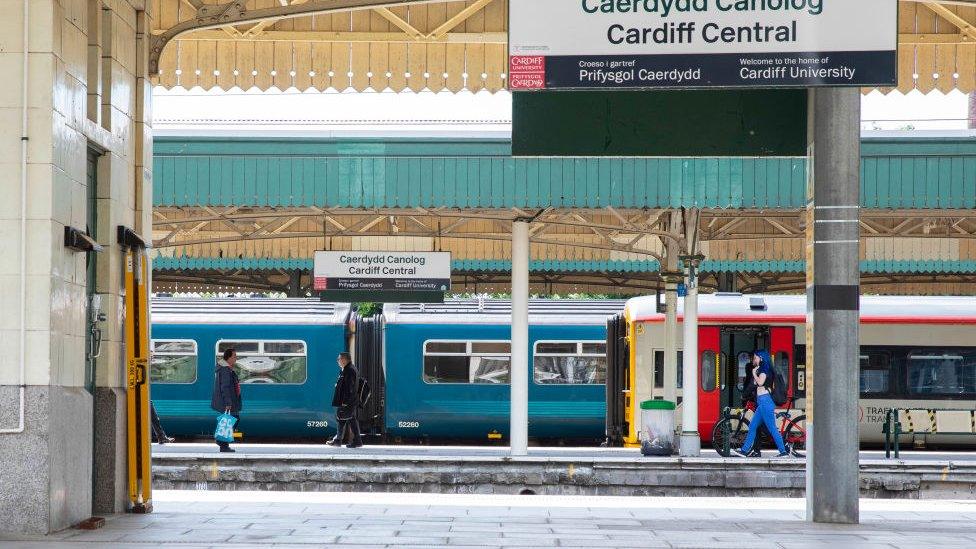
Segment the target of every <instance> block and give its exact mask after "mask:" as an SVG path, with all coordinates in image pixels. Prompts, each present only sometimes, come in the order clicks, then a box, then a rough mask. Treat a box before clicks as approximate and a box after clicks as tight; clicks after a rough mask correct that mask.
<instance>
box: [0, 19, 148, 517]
mask: <svg viewBox="0 0 976 549" xmlns="http://www.w3.org/2000/svg"><path fill="white" fill-rule="evenodd" d="M150 5H151V3H150V2H141V1H137V0H102V1H101V2H98V1H96V0H91V1H89V0H30V2H29V14H28V15H29V20H30V24H29V45H28V52H29V76H28V82H27V89H28V92H29V94H28V96H29V99H28V111H29V112H28V127H27V137H28V164H27V176H28V192H27V196H26V201H27V208H28V221H27V247H26V258H27V284H26V294H27V295H26V300H27V306H26V310H27V313H26V321H27V332H26V346H25V348H26V378H25V379H24V380H23V383H24V384H25V385H26V392H27V402H26V418H27V421H26V425H25V430H24V432H23V433H7V434H0V463H3V464H4V466H3V467H2V468H0V529H3V530H12V531H20V532H30V533H46V532H52V531H57V530H60V529H63V528H66V527H69V526H71V525H73V524H75V523H77V522H79V521H81V520H84V519H86V518H88V517H90V516H91V515H92V514H93V499H94V498H93V495H94V494H95V493H98V494H99V498H98V502H99V503H98V508H99V511H101V512H107V511H116V510H122V509H124V505H125V487H124V480H125V477H124V469H125V454H124V451H120V448H121V449H123V450H124V434H125V433H124V428H125V423H124V415H121V416H120V415H119V410H123V411H124V405H125V399H124V396H125V393H124V389H122V387H123V385H124V375H123V374H124V370H123V360H124V359H123V350H122V346H121V339H122V338H121V334H122V330H121V327H122V325H123V324H122V323H123V320H124V318H123V314H122V311H123V307H122V301H121V299H120V297H119V296H120V293H121V288H120V285H121V266H122V263H121V255H120V251H119V248H118V247H117V246H116V245H115V226H116V225H127V226H129V227H133V228H134V229H136V230H137V231H140V232H142V233H143V234H145V235H146V236H147V237H148V236H149V226H150V224H149V215H150V204H151V191H150V189H151V179H150V178H151V175H150V169H151V168H150V166H151V162H150V154H151V152H150V151H151V129H150V127H149V124H147V123H145V121H146V120H148V118H149V117H148V109H147V106H148V104H149V102H150V93H151V91H150V87H149V86H148V83H147V80H146V79H145V78H144V77H142V76H141V75H143V74H144V73H145V66H146V64H145V61H144V59H145V46H144V41H143V40H142V36H141V35H140V31H142V30H144V29H147V28H150V25H149V21H150V17H151V14H148V13H146V12H144V11H140V10H143V9H145V8H146V7H147V6H150ZM0 7H2V9H3V15H2V16H0V75H2V78H3V86H2V87H0V128H3V131H2V132H0V348H2V349H3V352H2V353H0V430H4V429H12V428H16V427H17V423H18V411H19V394H18V393H19V391H18V387H19V386H20V384H21V379H20V375H19V372H20V356H21V355H20V344H19V342H20V323H21V314H20V295H21V293H20V292H21V286H20V261H21V249H20V234H21V230H20V204H21V199H22V196H21V191H20V189H21V184H20V181H21V173H22V170H21V164H20V160H21V108H22V105H23V101H22V99H21V97H22V96H21V93H22V89H23V88H22V87H23V85H24V82H23V78H22V76H21V75H22V72H21V71H22V59H23V56H22V53H23V46H22V41H23V23H24V19H23V18H24V16H25V14H24V13H23V3H22V2H21V1H17V0H6V1H4V2H0ZM89 150H94V151H96V154H97V155H98V158H97V161H96V163H95V166H97V168H96V170H95V173H96V175H97V189H95V191H96V195H95V201H94V202H95V204H97V206H96V218H97V224H96V226H95V227H86V226H87V224H88V214H89V202H90V201H89V184H90V183H89V182H90V181H92V179H91V177H90V173H89V172H90V170H89V163H88V158H89ZM65 226H71V227H75V228H78V229H80V230H82V231H84V230H86V228H87V229H88V230H89V231H94V232H95V235H96V238H97V240H98V242H99V243H100V244H101V245H103V246H104V248H105V250H104V252H103V253H101V254H98V255H97V257H96V256H93V257H92V258H91V259H92V260H95V261H97V263H96V272H97V284H96V287H95V291H96V292H97V293H99V294H102V295H103V305H102V310H103V311H104V312H106V313H108V319H107V321H106V322H104V323H102V326H101V328H102V330H103V332H104V334H105V337H104V338H103V343H102V353H101V356H100V358H99V359H98V360H97V363H96V367H95V374H94V375H90V374H89V371H88V370H86V358H85V357H86V339H85V337H86V332H87V324H86V317H87V314H88V307H87V303H88V298H87V290H86V288H87V284H88V269H87V264H86V261H87V260H88V259H87V258H86V254H85V253H80V252H75V251H71V250H70V249H68V248H66V247H65V246H64V236H63V235H64V229H65ZM92 381H94V384H93V383H92ZM93 385H94V386H93ZM96 387H97V388H96ZM95 393H98V394H99V397H98V398H95ZM96 418H101V419H99V420H97V424H98V429H97V441H98V442H97V444H96V429H95V425H96ZM120 418H121V421H120ZM95 454H98V455H99V460H98V462H99V464H98V465H99V466H98V467H97V468H95V471H94V474H95V477H96V482H95V483H93V456H94V455H95ZM120 472H121V474H120ZM120 483H121V485H120ZM95 484H97V485H98V486H99V489H98V490H95V489H94V486H95Z"/></svg>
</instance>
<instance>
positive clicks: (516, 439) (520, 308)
mask: <svg viewBox="0 0 976 549" xmlns="http://www.w3.org/2000/svg"><path fill="white" fill-rule="evenodd" d="M510 381H511V391H512V396H511V398H512V403H511V406H512V410H511V425H510V428H509V430H510V438H511V454H512V455H513V456H524V455H526V453H527V452H528V444H529V224H528V223H527V222H526V221H522V220H517V221H515V222H513V223H512V365H511V380H510Z"/></svg>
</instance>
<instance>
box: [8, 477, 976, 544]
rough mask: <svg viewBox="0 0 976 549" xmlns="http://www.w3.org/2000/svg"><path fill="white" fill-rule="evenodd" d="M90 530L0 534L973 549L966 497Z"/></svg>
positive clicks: (225, 501)
mask: <svg viewBox="0 0 976 549" xmlns="http://www.w3.org/2000/svg"><path fill="white" fill-rule="evenodd" d="M154 505H155V512H154V513H153V514H151V515H118V516H112V517H109V518H108V521H107V524H106V525H105V527H103V528H102V529H100V530H95V531H78V530H67V531H64V532H61V533H58V534H55V535H52V536H47V537H23V536H13V535H6V536H5V535H3V534H0V546H2V547H3V548H4V549H28V548H30V549H33V548H48V547H56V548H59V547H60V548H69V549H71V548H81V547H111V548H113V549H119V548H148V547H181V548H183V549H201V548H206V547H213V548H217V547H220V548H226V547H233V548H235V549H237V548H243V547H255V548H256V547H268V546H274V547H281V548H283V547H294V548H310V547H335V546H342V547H345V546H351V547H357V548H360V549H362V548H365V547H382V548H394V547H395V548H398V549H404V548H408V547H418V548H419V547H440V546H447V545H450V546H452V547H479V548H484V547H498V548H501V547H594V548H600V549H613V548H632V547H694V548H712V547H714V548H717V549H729V548H737V547H750V548H757V549H765V548H775V549H799V548H806V547H836V548H847V547H854V548H881V547H883V548H888V549H900V548H912V549H915V548H928V547H931V548H935V547H939V548H940V549H951V548H956V547H958V548H963V547H965V548H972V547H974V546H976V529H974V528H973V524H976V501H904V500H896V501H892V500H862V501H861V521H862V522H861V524H860V525H847V526H836V525H822V524H812V523H808V522H806V521H805V520H803V517H804V502H803V500H797V499H756V498H748V499H736V498H614V497H580V496H496V495H492V496H486V495H434V494H356V493H331V494H329V493H296V492H203V491H157V492H156V493H155V495H154Z"/></svg>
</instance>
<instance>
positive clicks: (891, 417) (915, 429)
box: [881, 408, 976, 459]
mask: <svg viewBox="0 0 976 549" xmlns="http://www.w3.org/2000/svg"><path fill="white" fill-rule="evenodd" d="M912 411H919V412H926V413H928V415H929V425H928V427H927V428H926V427H924V426H922V425H918V426H916V425H915V424H914V422H913V421H912V417H911V412H912ZM900 412H906V413H907V414H908V430H904V429H903V426H902V423H901V418H900V416H899V414H900ZM939 412H964V413H967V414H969V422H970V430H969V431H940V430H939V429H938V425H937V423H936V417H937V415H938V414H939ZM881 431H882V432H883V433H884V437H885V458H886V459H887V458H891V453H892V450H894V453H895V459H898V456H899V454H900V451H901V447H900V442H899V438H900V436H901V435H903V434H923V435H934V434H940V435H958V436H963V435H969V436H976V410H972V409H965V408H940V409H934V408H889V409H888V411H887V412H885V421H884V423H883V424H882V425H881Z"/></svg>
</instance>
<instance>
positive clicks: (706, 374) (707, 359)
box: [701, 351, 719, 393]
mask: <svg viewBox="0 0 976 549" xmlns="http://www.w3.org/2000/svg"><path fill="white" fill-rule="evenodd" d="M718 360H719V359H718V355H717V354H716V353H715V351H705V352H703V353H702V356H701V387H702V391H705V392H706V393H707V392H709V391H714V390H715V378H716V377H717V376H716V375H715V372H716V370H718V367H719V362H718Z"/></svg>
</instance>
